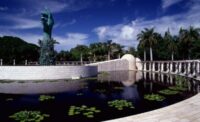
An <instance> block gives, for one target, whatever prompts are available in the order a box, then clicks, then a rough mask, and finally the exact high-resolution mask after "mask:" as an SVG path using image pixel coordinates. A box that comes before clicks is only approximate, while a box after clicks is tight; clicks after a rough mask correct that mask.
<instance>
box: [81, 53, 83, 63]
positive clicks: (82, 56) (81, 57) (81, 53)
mask: <svg viewBox="0 0 200 122" xmlns="http://www.w3.org/2000/svg"><path fill="white" fill-rule="evenodd" d="M80 60H81V64H83V54H82V53H81V58H80Z"/></svg>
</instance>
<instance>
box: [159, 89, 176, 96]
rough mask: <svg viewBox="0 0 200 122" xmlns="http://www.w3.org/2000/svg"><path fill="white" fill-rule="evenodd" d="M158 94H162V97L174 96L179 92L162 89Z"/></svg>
mask: <svg viewBox="0 0 200 122" xmlns="http://www.w3.org/2000/svg"><path fill="white" fill-rule="evenodd" d="M158 93H160V94H164V95H175V94H178V93H180V92H179V91H174V90H170V89H164V90H161V91H159V92H158Z"/></svg>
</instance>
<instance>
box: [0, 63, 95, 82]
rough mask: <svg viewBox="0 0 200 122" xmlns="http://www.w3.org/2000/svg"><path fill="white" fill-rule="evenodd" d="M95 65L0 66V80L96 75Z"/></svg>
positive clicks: (70, 77) (52, 78)
mask: <svg viewBox="0 0 200 122" xmlns="http://www.w3.org/2000/svg"><path fill="white" fill-rule="evenodd" d="M97 73H98V72H97V67H96V66H1V67H0V80H54V79H72V78H73V77H74V78H78V77H90V76H96V75H97Z"/></svg>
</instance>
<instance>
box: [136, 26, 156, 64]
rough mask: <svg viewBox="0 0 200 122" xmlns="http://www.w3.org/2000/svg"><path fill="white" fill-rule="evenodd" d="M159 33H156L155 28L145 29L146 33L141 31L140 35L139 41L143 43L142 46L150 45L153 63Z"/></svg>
mask: <svg viewBox="0 0 200 122" xmlns="http://www.w3.org/2000/svg"><path fill="white" fill-rule="evenodd" d="M158 35H159V34H158V33H156V32H154V28H150V29H148V28H145V29H144V31H141V33H140V34H138V40H140V41H142V42H141V44H142V45H145V46H146V45H148V46H149V49H150V60H151V61H153V51H152V48H153V46H154V45H155V44H156V43H157V37H158Z"/></svg>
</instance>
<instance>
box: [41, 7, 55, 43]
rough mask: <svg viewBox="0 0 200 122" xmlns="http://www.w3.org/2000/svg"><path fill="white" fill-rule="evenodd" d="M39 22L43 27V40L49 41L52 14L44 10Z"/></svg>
mask: <svg viewBox="0 0 200 122" xmlns="http://www.w3.org/2000/svg"><path fill="white" fill-rule="evenodd" d="M41 22H42V25H43V32H44V36H43V40H49V39H51V32H52V29H53V25H54V20H53V16H52V14H51V13H50V12H49V10H48V9H45V11H43V12H42V14H41Z"/></svg>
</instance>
